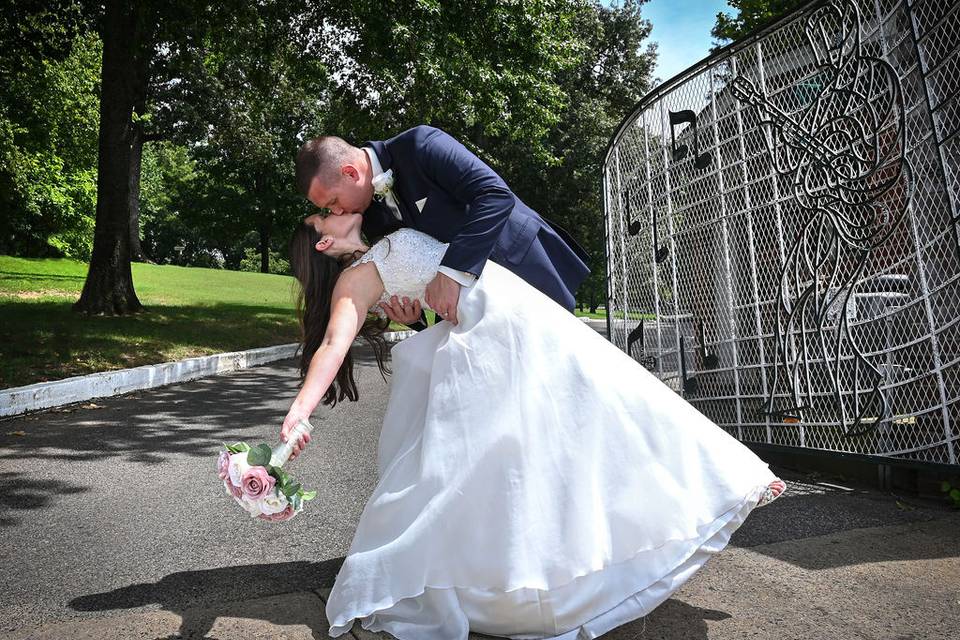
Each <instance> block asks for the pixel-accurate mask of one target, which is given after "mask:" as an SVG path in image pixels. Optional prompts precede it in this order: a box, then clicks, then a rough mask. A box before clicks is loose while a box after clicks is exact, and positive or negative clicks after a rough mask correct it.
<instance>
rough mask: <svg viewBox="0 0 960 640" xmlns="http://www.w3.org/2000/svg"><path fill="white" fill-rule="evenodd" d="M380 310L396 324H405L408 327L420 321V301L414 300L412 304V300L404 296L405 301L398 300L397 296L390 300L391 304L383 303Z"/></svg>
mask: <svg viewBox="0 0 960 640" xmlns="http://www.w3.org/2000/svg"><path fill="white" fill-rule="evenodd" d="M380 308H381V309H383V311H384V312H385V313H386V314H387V317H388V318H390V319H391V320H393V321H394V322H399V323H400V324H405V325H407V326H408V327H409V326H410V325H411V324H413V323H414V322H416V321H417V320H419V319H420V312H421V311H422V310H421V308H420V301H419V300H414V301H413V303H412V304H411V303H410V298H408V297H406V296H404V298H403V300H402V301H401V300H398V299H397V296H393V297H392V298H390V302H389V303H387V302H381V303H380Z"/></svg>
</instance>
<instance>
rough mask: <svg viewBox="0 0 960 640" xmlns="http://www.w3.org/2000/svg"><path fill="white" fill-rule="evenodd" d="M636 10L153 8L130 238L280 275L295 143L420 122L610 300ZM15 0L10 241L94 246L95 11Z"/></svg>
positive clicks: (2, 123) (637, 82)
mask: <svg viewBox="0 0 960 640" xmlns="http://www.w3.org/2000/svg"><path fill="white" fill-rule="evenodd" d="M640 4H642V2H641V3H638V2H633V1H630V2H626V3H624V5H623V6H622V7H615V8H609V7H606V6H605V5H602V4H600V3H597V2H592V1H589V0H538V1H536V2H526V3H517V2H508V1H506V0H481V1H479V2H468V3H441V2H437V1H435V0H400V1H396V2H376V3H374V2H359V3H347V4H344V3H328V2H310V3H304V2H302V1H294V0H265V1H263V2H258V3H248V2H242V1H240V0H227V1H226V2H223V3H214V4H205V3H194V2H190V1H188V0H173V1H171V2H163V3H160V2H146V3H143V4H142V5H141V6H143V7H144V9H143V12H142V17H141V20H142V37H143V38H145V40H144V41H143V47H144V50H145V51H146V52H147V54H148V55H147V59H146V63H145V64H146V66H145V67H144V71H143V75H142V77H143V79H144V82H143V85H142V87H141V88H140V89H138V90H137V92H136V95H134V96H133V97H134V106H133V109H132V113H131V115H130V118H129V124H128V125H127V126H128V127H129V128H130V131H131V132H132V134H131V137H129V138H126V139H128V140H130V141H131V142H129V144H132V145H133V149H132V150H133V153H132V157H133V158H135V159H136V158H141V157H142V163H141V167H142V171H140V172H138V171H137V169H136V166H132V167H131V170H130V172H129V173H130V175H131V176H132V177H134V178H136V176H138V175H139V176H140V180H139V184H136V183H132V184H131V190H132V192H133V193H134V194H135V195H136V194H137V193H138V192H139V198H138V199H137V198H136V197H134V198H133V201H134V203H136V202H139V219H137V218H136V217H134V218H133V219H132V223H131V224H132V225H133V228H134V230H135V231H136V230H137V228H139V236H138V235H137V234H136V233H134V240H136V239H137V238H140V239H141V243H142V248H143V255H145V256H146V257H147V258H149V259H150V260H152V261H155V262H159V263H173V264H184V265H187V264H191V265H204V266H225V267H227V268H240V267H241V266H243V267H244V268H248V269H249V268H251V267H252V266H254V265H255V264H256V260H257V256H259V268H260V269H262V270H271V271H282V270H283V269H284V268H285V265H283V264H272V263H274V262H276V257H277V256H278V255H280V254H282V252H283V251H284V247H285V244H286V241H287V238H288V237H289V233H290V229H291V228H292V227H293V225H294V224H295V222H296V221H297V220H298V219H300V218H301V217H302V216H303V215H304V214H305V212H307V211H309V205H308V204H307V203H306V202H305V201H304V200H303V199H302V198H301V197H299V196H298V195H297V194H296V193H295V189H294V188H293V184H292V159H293V156H294V154H295V152H296V149H297V147H298V146H299V145H300V143H302V141H303V140H304V139H305V138H306V137H308V136H311V135H316V134H320V133H336V134H339V135H342V136H343V137H346V138H348V139H350V140H352V141H354V142H357V143H360V142H363V141H365V140H369V139H379V138H383V137H387V136H390V135H393V134H395V133H397V132H399V131H401V130H403V129H405V128H407V127H409V126H413V125H416V124H420V123H427V124H432V125H435V126H440V127H442V128H444V129H446V130H447V131H449V132H450V133H451V134H452V135H454V136H456V137H458V138H459V139H461V140H462V141H463V142H464V143H465V144H467V145H468V146H469V147H471V148H472V149H473V150H474V151H475V152H477V153H478V155H480V156H481V157H482V158H484V159H485V160H486V161H487V162H489V163H490V164H491V165H492V166H494V167H495V168H496V169H497V170H498V171H500V172H501V173H502V174H503V176H504V177H505V178H506V179H507V181H508V182H509V183H510V185H511V186H512V187H513V188H514V189H515V191H517V193H518V194H519V195H520V197H521V198H523V199H524V200H525V201H527V202H528V203H529V204H530V205H531V206H533V207H534V208H536V209H537V210H538V211H540V212H541V213H543V214H544V215H545V216H546V217H547V218H548V219H550V220H553V221H555V222H558V223H560V224H561V225H563V226H564V227H566V228H567V229H568V230H569V231H570V232H571V233H572V234H573V235H574V236H575V237H577V238H579V239H580V240H581V241H582V243H583V244H584V245H585V246H587V248H588V249H589V250H590V251H591V252H592V254H593V261H592V264H591V266H592V267H593V270H594V275H593V276H592V277H591V279H590V281H589V283H588V284H587V285H585V287H584V289H583V292H582V293H584V297H585V299H587V298H589V299H592V300H593V302H594V303H597V302H600V301H601V299H602V296H603V288H604V285H603V275H604V273H603V272H604V264H603V224H602V203H601V195H600V194H601V191H600V189H601V177H602V172H601V167H602V160H603V158H602V157H601V156H602V154H603V151H604V149H605V147H606V144H607V141H608V140H609V137H610V136H611V135H612V133H613V130H614V128H615V127H616V125H617V123H618V122H619V121H620V120H621V119H622V118H623V116H624V115H626V114H627V113H628V112H629V111H630V109H631V108H632V107H633V105H634V104H635V103H636V101H637V100H638V99H639V98H640V97H641V95H642V94H643V92H645V91H646V90H647V88H648V83H649V79H650V74H651V70H652V64H653V61H654V57H655V51H654V50H653V49H652V47H644V41H645V39H646V38H647V36H648V35H649V30H650V25H649V24H648V23H646V22H645V21H643V20H642V19H641V16H640V8H639V7H640ZM3 7H4V8H5V9H6V10H7V11H6V14H5V17H4V18H0V36H2V37H3V38H4V40H5V41H9V42H14V43H18V45H23V46H17V47H7V46H4V47H3V50H2V53H0V74H2V75H3V78H4V80H5V83H3V84H2V85H0V206H2V207H3V213H4V214H5V215H2V216H0V252H7V253H16V254H25V255H43V254H45V253H51V252H60V253H65V254H67V255H72V256H78V257H82V258H87V257H89V251H90V247H91V243H92V239H93V237H92V236H93V233H92V231H93V222H94V215H95V206H96V182H95V180H96V168H97V146H96V145H97V131H98V122H99V116H98V112H97V109H98V103H99V92H100V71H101V70H100V63H101V61H100V52H101V50H102V49H101V48H102V45H101V37H100V33H104V32H103V31H102V30H103V29H104V20H103V16H101V15H100V14H99V13H98V11H99V9H96V7H94V8H93V9H88V8H86V7H87V4H86V3H80V2H75V3H74V2H68V1H67V0H60V2H59V3H56V2H55V3H53V4H50V3H39V2H26V3H20V2H18V3H13V2H10V1H8V2H5V3H3ZM14 50H16V53H15V54H14V53H11V51H14ZM138 77H139V76H138ZM141 146H142V156H141V153H140V151H139V149H140V148H141ZM134 244H136V242H135V241H134ZM132 254H133V258H134V259H136V254H137V250H136V247H135V246H134V248H133V249H132ZM271 256H273V258H271Z"/></svg>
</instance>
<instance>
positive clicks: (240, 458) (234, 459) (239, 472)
mask: <svg viewBox="0 0 960 640" xmlns="http://www.w3.org/2000/svg"><path fill="white" fill-rule="evenodd" d="M249 468H250V465H248V464H247V452H246V451H242V452H240V453H234V454H233V455H231V456H230V464H229V466H228V467H227V471H228V472H229V473H230V482H232V483H233V486H235V487H239V486H240V478H242V477H243V472H244V471H246V470H247V469H249Z"/></svg>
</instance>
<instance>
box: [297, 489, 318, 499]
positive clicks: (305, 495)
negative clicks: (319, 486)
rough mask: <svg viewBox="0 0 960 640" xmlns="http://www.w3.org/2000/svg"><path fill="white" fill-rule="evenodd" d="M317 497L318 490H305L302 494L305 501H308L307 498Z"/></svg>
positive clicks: (301, 496)
mask: <svg viewBox="0 0 960 640" xmlns="http://www.w3.org/2000/svg"><path fill="white" fill-rule="evenodd" d="M316 497H317V492H316V491H304V492H303V493H301V494H300V498H301V499H303V501H304V502H306V501H307V500H313V499H314V498H316Z"/></svg>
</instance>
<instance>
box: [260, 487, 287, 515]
mask: <svg viewBox="0 0 960 640" xmlns="http://www.w3.org/2000/svg"><path fill="white" fill-rule="evenodd" d="M259 502H260V510H261V511H262V512H263V513H265V514H267V515H268V516H269V515H273V514H274V513H280V512H281V511H283V510H284V509H286V508H287V496H285V495H283V492H282V491H281V492H280V495H279V496H278V495H277V492H276V491H271V492H270V493H269V494H268V495H267V497H266V498H260V500H259Z"/></svg>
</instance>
